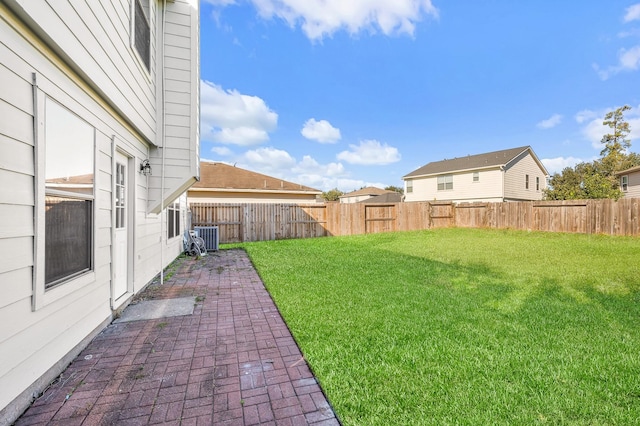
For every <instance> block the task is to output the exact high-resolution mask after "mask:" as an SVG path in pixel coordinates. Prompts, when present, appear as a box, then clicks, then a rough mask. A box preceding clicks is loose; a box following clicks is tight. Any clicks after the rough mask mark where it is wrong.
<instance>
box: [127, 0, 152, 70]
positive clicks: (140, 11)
mask: <svg viewBox="0 0 640 426" xmlns="http://www.w3.org/2000/svg"><path fill="white" fill-rule="evenodd" d="M150 12H151V10H150V7H149V0H133V28H132V44H133V46H134V47H135V49H136V52H138V56H140V59H141V60H142V63H143V64H144V66H145V67H146V69H147V71H149V70H150V69H151V24H150V22H151V20H150V16H151V15H150Z"/></svg>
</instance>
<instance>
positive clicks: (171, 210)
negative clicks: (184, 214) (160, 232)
mask: <svg viewBox="0 0 640 426" xmlns="http://www.w3.org/2000/svg"><path fill="white" fill-rule="evenodd" d="M178 235H180V202H179V201H177V202H175V203H173V204H170V205H169V207H167V238H169V239H170V238H174V237H177V236H178Z"/></svg>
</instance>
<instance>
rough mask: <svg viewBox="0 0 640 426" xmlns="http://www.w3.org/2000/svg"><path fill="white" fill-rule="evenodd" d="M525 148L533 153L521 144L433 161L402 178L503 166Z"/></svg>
mask: <svg viewBox="0 0 640 426" xmlns="http://www.w3.org/2000/svg"><path fill="white" fill-rule="evenodd" d="M526 150H531V153H532V154H533V150H532V149H531V147H530V146H521V147H517V148H510V149H503V150H501V151H493V152H487V153H484V154H476V155H467V156H465V157H459V158H452V159H445V160H441V161H433V162H431V163H428V164H426V165H424V166H422V167H420V168H419V169H416V170H414V171H412V172H411V173H409V174H408V175H405V176H404V178H407V177H416V176H425V175H433V174H440V173H450V172H456V171H460V170H471V169H481V168H488V167H499V166H504V165H505V164H507V163H509V162H510V161H511V160H513V159H514V158H516V157H517V156H518V155H520V154H522V153H523V152H524V151H526ZM534 157H535V154H534ZM536 160H537V158H536Z"/></svg>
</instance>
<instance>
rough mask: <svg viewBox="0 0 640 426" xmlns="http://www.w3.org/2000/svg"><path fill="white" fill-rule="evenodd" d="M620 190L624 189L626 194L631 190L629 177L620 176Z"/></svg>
mask: <svg viewBox="0 0 640 426" xmlns="http://www.w3.org/2000/svg"><path fill="white" fill-rule="evenodd" d="M620 189H622V190H623V191H624V192H627V190H628V189H629V176H627V175H624V176H620Z"/></svg>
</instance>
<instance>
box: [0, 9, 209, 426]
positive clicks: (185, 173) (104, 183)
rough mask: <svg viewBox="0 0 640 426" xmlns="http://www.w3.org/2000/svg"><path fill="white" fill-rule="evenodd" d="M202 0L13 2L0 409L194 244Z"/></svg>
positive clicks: (2, 418)
mask: <svg viewBox="0 0 640 426" xmlns="http://www.w3.org/2000/svg"><path fill="white" fill-rule="evenodd" d="M198 9H199V4H198V1H197V0H174V1H166V2H165V1H158V0H110V1H72V0H56V1H33V0H2V2H0V34H2V36H1V37H0V81H1V84H0V117H2V119H1V123H2V124H0V182H2V184H1V185H0V217H1V218H2V222H1V223H0V294H1V297H0V323H2V327H0V354H2V355H1V359H2V363H0V424H11V423H12V422H13V421H14V420H15V419H16V418H17V416H19V415H20V414H21V413H22V411H24V409H26V408H27V406H28V404H29V403H30V402H31V400H32V398H33V396H34V395H38V394H39V393H40V392H42V391H43V390H44V389H45V388H46V386H47V385H48V384H49V383H51V381H52V380H54V379H55V377H57V376H58V375H59V374H60V373H61V372H62V370H63V369H64V368H65V367H66V365H67V364H68V363H69V362H70V361H71V360H72V359H73V358H74V357H75V356H76V355H77V354H78V353H79V352H80V351H81V350H82V349H83V348H84V347H85V346H86V345H87V343H88V342H89V341H90V339H91V338H93V337H94V336H95V335H96V334H97V333H98V332H100V330H102V329H103V328H104V327H105V326H106V325H108V324H109V323H110V322H111V321H112V320H113V318H114V315H115V314H116V313H117V312H118V311H119V310H121V309H122V308H123V307H124V306H125V305H126V304H127V303H128V302H129V301H130V300H131V298H132V296H133V295H134V294H135V293H137V292H139V291H140V290H141V289H143V287H144V286H146V285H147V284H148V283H149V282H150V281H151V280H152V279H153V277H154V276H155V275H157V274H158V273H159V272H160V271H161V270H162V268H163V267H164V266H166V265H167V264H169V263H170V262H171V261H172V260H173V259H174V258H175V257H176V256H178V255H179V254H180V253H181V252H182V232H181V230H182V228H183V227H184V218H185V216H186V215H185V212H186V197H184V196H182V195H181V194H183V193H184V192H185V190H186V189H187V188H188V187H189V186H190V185H192V184H193V183H194V182H195V181H196V180H197V179H198V174H199V171H198V168H199V159H198V158H199V129H198V126H199V84H200V77H199V10H198ZM146 164H149V167H150V169H151V174H150V175H149V174H148V173H146V172H148V169H147V170H145V169H144V166H145V165H146ZM143 172H145V173H143Z"/></svg>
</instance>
